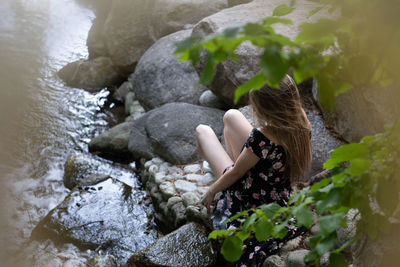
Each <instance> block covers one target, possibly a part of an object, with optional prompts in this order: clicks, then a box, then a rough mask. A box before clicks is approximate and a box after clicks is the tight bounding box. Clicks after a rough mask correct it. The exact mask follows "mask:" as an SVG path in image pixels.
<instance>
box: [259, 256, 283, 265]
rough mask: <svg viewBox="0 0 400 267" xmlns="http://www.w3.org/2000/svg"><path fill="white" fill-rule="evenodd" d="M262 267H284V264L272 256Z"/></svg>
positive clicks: (277, 257) (279, 258)
mask: <svg viewBox="0 0 400 267" xmlns="http://www.w3.org/2000/svg"><path fill="white" fill-rule="evenodd" d="M262 266H263V267H285V266H286V264H285V262H284V261H283V260H282V259H281V257H279V256H278V255H272V256H269V257H268V258H266V259H265V261H264V263H263V265H262Z"/></svg>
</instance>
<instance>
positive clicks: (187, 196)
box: [182, 192, 200, 207]
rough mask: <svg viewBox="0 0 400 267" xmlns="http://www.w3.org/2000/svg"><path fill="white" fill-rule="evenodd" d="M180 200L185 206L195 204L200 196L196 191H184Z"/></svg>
mask: <svg viewBox="0 0 400 267" xmlns="http://www.w3.org/2000/svg"><path fill="white" fill-rule="evenodd" d="M182 201H183V204H184V205H185V207H187V206H191V205H196V204H198V203H199V201H200V196H199V195H198V194H197V193H196V192H186V193H184V194H182Z"/></svg>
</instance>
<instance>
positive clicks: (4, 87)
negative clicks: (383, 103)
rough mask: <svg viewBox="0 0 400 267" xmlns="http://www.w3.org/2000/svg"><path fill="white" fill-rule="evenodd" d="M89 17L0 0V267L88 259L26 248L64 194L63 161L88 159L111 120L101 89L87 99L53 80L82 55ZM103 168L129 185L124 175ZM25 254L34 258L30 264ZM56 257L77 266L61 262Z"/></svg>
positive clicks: (53, 0) (65, 5)
mask: <svg viewBox="0 0 400 267" xmlns="http://www.w3.org/2000/svg"><path fill="white" fill-rule="evenodd" d="M93 18H94V14H93V12H92V11H91V10H90V9H89V8H87V7H85V6H83V4H81V3H77V2H75V1H74V0H0V88H1V89H0V179H1V180H0V183H1V187H0V193H1V194H0V195H1V203H2V204H1V225H0V227H1V242H2V244H1V245H2V249H1V250H0V251H1V252H0V253H1V254H2V255H0V256H1V257H2V258H3V259H4V260H2V261H1V262H2V263H4V264H5V265H4V266H15V265H17V264H20V265H24V266H29V265H30V266H33V265H36V266H75V265H76V264H77V262H79V260H80V261H84V259H85V258H87V257H89V256H91V255H93V253H94V252H91V251H85V252H81V251H79V250H78V249H77V248H75V247H74V246H73V245H68V244H67V245H65V246H63V247H56V246H55V245H54V244H52V243H51V242H50V241H45V242H40V243H39V242H31V243H27V240H28V238H29V236H30V233H31V230H32V229H33V227H34V226H35V225H36V224H37V222H38V221H39V220H40V219H41V218H43V217H44V216H45V215H46V214H47V213H48V211H49V210H51V209H52V208H54V207H55V206H56V205H57V204H59V203H60V202H61V201H62V200H63V199H64V197H65V196H66V195H67V194H68V192H69V190H68V189H66V188H65V187H64V186H63V182H62V176H63V164H64V162H65V160H66V159H67V158H68V157H69V156H71V155H73V154H75V153H88V152H87V143H88V142H89V141H90V139H91V138H92V137H93V136H95V135H97V134H98V133H100V132H103V131H104V130H105V129H107V128H108V127H109V126H108V125H109V123H113V122H114V121H115V119H114V117H113V115H112V113H111V112H110V111H109V109H105V108H104V106H105V103H106V99H107V96H108V94H109V93H108V91H107V90H102V91H101V92H99V93H96V94H91V93H88V92H85V91H83V90H81V89H76V88H69V87H66V86H65V85H64V84H63V83H62V82H61V81H60V80H59V79H58V78H57V76H56V74H55V73H56V71H57V70H59V69H60V68H61V67H62V66H63V65H65V64H66V63H68V62H71V61H74V60H77V59H79V58H86V57H87V47H86V45H85V42H86V37H87V33H88V31H89V28H90V26H91V20H92V19H93ZM107 166H108V167H107ZM105 168H109V169H108V170H109V173H110V174H115V175H118V176H120V177H124V179H125V180H126V181H128V182H129V181H131V182H132V183H136V182H135V181H136V177H135V176H134V175H133V174H132V173H131V172H129V171H127V170H125V169H121V168H118V167H114V166H109V165H106V166H105ZM27 254H29V255H32V254H35V255H36V256H35V257H34V258H35V259H34V260H33V261H34V262H33V263H32V262H29V261H30V260H32V257H27V256H26V255H27ZM22 255H25V256H22ZM60 255H63V256H68V257H69V258H71V259H76V261H75V263H68V261H67V262H65V261H62V260H60ZM13 257H16V258H18V260H17V261H16V262H15V259H12V258H13ZM82 257H83V258H82ZM21 258H24V259H21ZM61 258H62V257H61ZM5 260H8V261H5ZM28 262H29V263H28ZM28 264H29V265H28ZM68 264H69V265H68ZM71 264H72V265H71ZM0 266H3V265H2V264H0Z"/></svg>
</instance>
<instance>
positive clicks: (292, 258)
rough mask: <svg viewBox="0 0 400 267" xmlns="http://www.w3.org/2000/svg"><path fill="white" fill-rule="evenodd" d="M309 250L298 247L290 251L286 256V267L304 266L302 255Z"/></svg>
mask: <svg viewBox="0 0 400 267" xmlns="http://www.w3.org/2000/svg"><path fill="white" fill-rule="evenodd" d="M308 252H310V251H309V250H306V249H300V250H295V251H292V252H290V253H289V254H288V256H287V258H286V264H287V266H288V267H306V264H305V262H304V257H305V256H306V255H307V254H308Z"/></svg>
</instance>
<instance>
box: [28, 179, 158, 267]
mask: <svg viewBox="0 0 400 267" xmlns="http://www.w3.org/2000/svg"><path fill="white" fill-rule="evenodd" d="M99 178H100V179H95V177H91V178H90V180H84V181H83V182H82V183H81V185H80V186H79V187H75V189H74V190H73V191H71V193H70V194H69V195H68V196H67V197H66V198H65V199H64V201H63V202H62V203H61V204H60V205H58V206H57V207H56V208H54V209H53V210H51V211H50V212H49V213H48V214H47V215H46V217H45V218H43V219H42V220H41V221H40V223H39V224H38V225H37V226H36V227H35V229H34V230H33V231H32V235H31V238H32V239H47V238H51V239H52V240H54V241H55V242H57V243H73V244H75V245H76V246H78V247H79V248H81V249H93V250H95V249H98V250H103V251H104V252H105V253H108V254H111V255H113V256H114V257H115V259H116V260H117V263H118V265H121V264H123V263H125V262H126V260H127V259H128V258H129V256H130V255H132V254H133V253H134V252H136V251H138V250H141V249H143V248H145V247H147V246H148V245H149V244H151V243H152V242H154V240H155V238H156V233H155V231H154V230H151V229H149V227H148V226H149V219H148V215H149V214H150V213H151V210H150V209H149V208H148V207H146V206H145V205H141V204H139V203H140V202H141V201H143V200H144V198H145V196H146V193H145V192H143V191H139V190H138V188H132V187H131V186H129V185H127V184H125V183H122V182H120V181H118V180H115V179H113V178H105V177H104V176H100V177H99Z"/></svg>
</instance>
